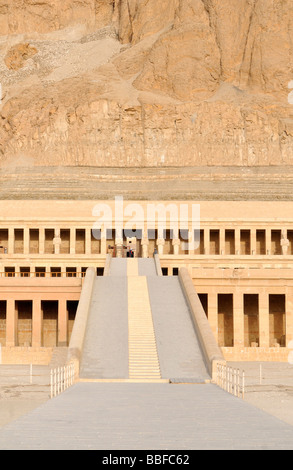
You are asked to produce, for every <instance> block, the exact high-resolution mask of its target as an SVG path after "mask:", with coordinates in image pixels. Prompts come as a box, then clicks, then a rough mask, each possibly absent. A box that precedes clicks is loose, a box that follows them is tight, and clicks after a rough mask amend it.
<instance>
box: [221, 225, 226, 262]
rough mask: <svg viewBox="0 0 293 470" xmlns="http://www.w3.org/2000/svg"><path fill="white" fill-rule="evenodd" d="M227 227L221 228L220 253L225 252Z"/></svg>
mask: <svg viewBox="0 0 293 470" xmlns="http://www.w3.org/2000/svg"><path fill="white" fill-rule="evenodd" d="M225 251H226V250H225V229H224V228H221V229H220V255H224V254H225Z"/></svg>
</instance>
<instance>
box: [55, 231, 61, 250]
mask: <svg viewBox="0 0 293 470" xmlns="http://www.w3.org/2000/svg"><path fill="white" fill-rule="evenodd" d="M53 246H54V253H55V255H60V249H61V238H60V228H56V229H55V237H54V239H53Z"/></svg>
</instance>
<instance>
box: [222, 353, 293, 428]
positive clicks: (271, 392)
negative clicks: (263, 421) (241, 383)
mask: <svg viewBox="0 0 293 470" xmlns="http://www.w3.org/2000/svg"><path fill="white" fill-rule="evenodd" d="M229 365H230V366H231V367H235V368H238V369H239V370H240V371H244V372H245V396H244V400H245V401H246V402H248V403H250V404H252V405H254V406H256V407H258V408H260V409H261V410H263V411H265V412H266V413H269V414H271V415H273V416H275V417H276V418H278V419H281V420H282V421H284V422H286V423H288V424H290V425H292V426H293V365H291V364H289V363H271V362H245V363H241V362H238V363H233V362H231V363H229Z"/></svg>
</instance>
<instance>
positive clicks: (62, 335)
mask: <svg viewBox="0 0 293 470" xmlns="http://www.w3.org/2000/svg"><path fill="white" fill-rule="evenodd" d="M67 323H68V314H67V300H66V299H59V302H58V346H59V347H62V346H65V347H66V346H67V345H68V343H67V326H68V325H67Z"/></svg>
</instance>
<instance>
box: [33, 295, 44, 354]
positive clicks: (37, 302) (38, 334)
mask: <svg viewBox="0 0 293 470" xmlns="http://www.w3.org/2000/svg"><path fill="white" fill-rule="evenodd" d="M42 331H43V312H42V301H41V299H34V300H33V331H32V346H33V347H41V346H42Z"/></svg>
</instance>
